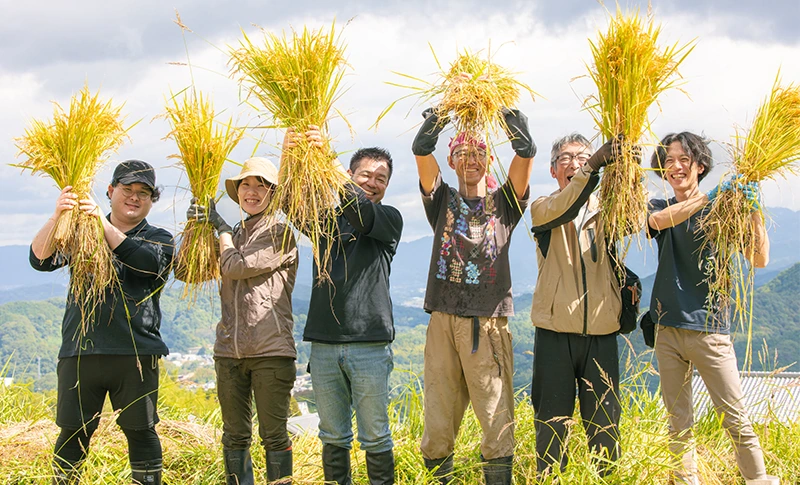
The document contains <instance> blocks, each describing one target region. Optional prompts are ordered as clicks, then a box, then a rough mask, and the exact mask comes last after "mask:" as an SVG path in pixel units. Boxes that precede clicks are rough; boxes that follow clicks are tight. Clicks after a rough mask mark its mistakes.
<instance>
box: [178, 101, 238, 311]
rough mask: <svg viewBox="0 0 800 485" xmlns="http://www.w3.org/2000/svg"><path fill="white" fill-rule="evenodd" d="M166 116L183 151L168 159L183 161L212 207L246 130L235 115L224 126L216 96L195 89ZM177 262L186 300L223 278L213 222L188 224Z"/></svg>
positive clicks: (199, 196) (204, 201) (191, 181)
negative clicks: (216, 107) (238, 125)
mask: <svg viewBox="0 0 800 485" xmlns="http://www.w3.org/2000/svg"><path fill="white" fill-rule="evenodd" d="M165 117H166V118H167V120H168V121H169V123H170V126H171V128H172V131H170V133H169V134H168V135H167V138H172V139H173V140H174V141H175V144H176V145H177V146H178V152H179V153H178V154H175V155H170V156H169V158H175V159H177V160H179V163H180V165H181V166H182V168H183V169H184V171H185V172H186V177H187V179H188V180H189V187H190V189H191V191H192V195H193V196H194V197H195V198H197V200H198V203H199V204H201V205H204V206H206V207H208V206H209V205H210V204H211V202H212V201H214V200H215V199H216V195H217V186H218V184H219V179H220V174H221V173H222V166H223V165H224V164H225V160H227V159H228V156H229V155H230V153H231V152H232V151H233V149H234V148H235V147H236V145H237V144H238V143H239V141H240V140H241V139H242V135H243V134H244V131H243V130H242V129H240V128H236V127H235V126H234V125H233V118H229V119H228V121H227V122H226V123H224V124H222V123H217V122H215V113H214V107H213V105H212V103H211V100H210V99H209V98H208V97H203V94H202V93H201V92H195V91H194V90H191V91H184V93H183V96H178V95H173V96H172V97H171V98H170V99H169V101H168V102H167V106H166V114H165ZM177 261H178V265H179V266H178V267H176V269H175V274H176V275H179V276H180V279H181V280H182V281H184V282H185V283H186V285H185V286H184V287H183V294H182V297H183V298H187V297H191V299H192V300H194V299H195V297H196V296H197V291H198V290H199V289H200V288H201V287H202V286H203V285H204V284H205V283H206V282H209V281H214V280H218V279H219V277H220V274H219V241H218V240H217V237H216V236H215V234H214V227H213V226H212V225H211V224H210V223H208V222H198V221H196V220H189V221H187V222H186V226H185V227H184V229H183V234H182V237H181V246H180V249H179V250H178V257H177Z"/></svg>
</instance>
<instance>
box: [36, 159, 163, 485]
mask: <svg viewBox="0 0 800 485" xmlns="http://www.w3.org/2000/svg"><path fill="white" fill-rule="evenodd" d="M107 195H108V198H109V200H110V201H111V213H110V214H108V215H107V216H106V217H103V214H102V212H101V210H100V208H99V207H98V206H97V204H96V203H95V202H94V200H92V199H91V198H87V199H82V200H78V197H77V195H76V194H75V193H74V192H72V187H69V186H68V187H64V190H62V191H61V195H59V197H58V200H57V201H56V209H55V213H54V214H53V216H52V217H50V219H48V220H47V222H46V223H45V224H44V226H43V227H42V228H41V229H40V230H39V232H38V233H37V234H36V236H35V237H34V239H33V242H32V243H31V250H30V263H31V266H33V268H34V269H36V270H38V271H54V270H56V269H58V268H61V267H63V266H65V265H68V264H69V259H70V256H69V254H61V253H60V252H56V251H55V250H54V248H53V246H52V240H51V235H52V233H53V228H54V226H55V221H56V220H57V219H58V216H59V215H60V214H61V213H62V212H63V211H65V210H81V211H83V212H85V213H87V214H90V215H92V216H95V217H97V218H98V219H99V220H100V221H101V222H102V224H103V230H104V234H105V239H106V242H107V243H108V246H109V247H110V248H111V250H112V252H113V253H114V266H115V268H116V271H117V277H118V279H119V283H120V284H119V285H118V286H114V287H109V288H108V289H107V290H106V295H105V298H104V300H103V302H102V303H100V304H99V305H98V307H97V308H95V311H94V312H91V315H92V316H91V317H90V318H91V320H92V321H91V322H87V324H88V325H86V326H85V327H86V328H87V330H86V332H85V334H82V333H81V331H80V328H81V302H76V301H74V299H73V298H72V296H71V295H70V296H68V298H67V304H66V309H65V311H64V319H63V321H62V324H61V335H62V343H61V350H60V351H59V354H58V359H59V361H58V370H57V373H58V400H57V404H56V424H57V425H58V426H59V427H60V428H61V434H60V435H59V436H58V439H57V440H56V444H55V457H54V460H53V472H54V479H53V483H54V484H56V485H61V484H74V483H78V481H79V480H80V467H81V464H82V463H83V461H84V459H85V458H86V452H87V450H88V448H89V439H90V438H91V436H92V433H93V432H94V431H95V430H96V429H97V425H98V421H99V416H100V413H101V412H102V410H103V404H104V401H105V397H106V394H109V396H110V399H111V404H112V406H113V408H114V410H116V411H119V416H118V417H117V423H118V424H119V426H120V427H121V428H122V431H123V432H124V433H125V436H126V438H127V439H128V451H129V459H130V463H131V470H132V474H131V475H132V479H133V482H134V483H138V484H147V485H153V484H156V485H157V484H160V483H161V457H162V454H161V442H160V440H159V438H158V435H157V434H156V430H155V425H156V423H157V422H158V414H157V413H156V403H157V401H158V360H159V358H160V357H161V356H164V355H167V354H168V353H169V350H168V349H167V346H166V345H165V344H164V341H163V340H162V339H161V334H160V332H159V328H160V326H161V308H160V306H159V297H160V295H161V289H162V288H163V287H164V284H165V283H166V281H167V277H168V275H169V272H170V268H171V266H172V257H173V242H172V235H171V234H170V233H169V232H167V231H165V230H164V229H160V228H156V227H153V226H151V225H150V224H148V223H147V220H146V219H145V217H146V216H147V214H148V213H149V212H150V209H151V208H152V207H153V203H154V202H156V201H157V200H158V198H159V196H160V189H159V188H158V187H157V186H156V174H155V171H154V170H153V167H152V166H150V165H149V164H148V163H146V162H143V161H140V160H128V161H125V162H122V163H120V164H119V165H118V166H117V168H116V169H115V170H114V176H113V178H112V180H111V184H110V185H109V186H108V190H107Z"/></svg>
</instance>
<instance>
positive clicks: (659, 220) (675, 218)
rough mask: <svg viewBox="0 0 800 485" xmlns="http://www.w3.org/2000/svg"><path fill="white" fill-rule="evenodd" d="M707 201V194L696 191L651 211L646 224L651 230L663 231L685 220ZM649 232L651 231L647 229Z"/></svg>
mask: <svg viewBox="0 0 800 485" xmlns="http://www.w3.org/2000/svg"><path fill="white" fill-rule="evenodd" d="M708 202H709V199H708V196H707V195H706V194H703V193H698V194H697V195H696V196H694V197H691V198H689V199H686V200H684V201H682V202H677V203H675V204H672V205H669V206H667V207H665V208H664V209H661V210H659V211H655V212H652V213H651V214H650V216H649V217H648V218H647V225H648V227H649V228H650V229H651V230H652V231H663V230H664V229H669V228H670V227H675V226H677V225H678V224H681V223H682V222H684V221H686V220H687V219H689V218H690V217H692V215H694V213H696V212H697V211H699V210H701V209H702V208H703V207H705V206H706V205H707V204H708ZM648 234H651V231H648Z"/></svg>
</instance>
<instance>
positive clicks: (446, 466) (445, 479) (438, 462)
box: [423, 454, 453, 485]
mask: <svg viewBox="0 0 800 485" xmlns="http://www.w3.org/2000/svg"><path fill="white" fill-rule="evenodd" d="M423 460H424V461H425V468H427V469H428V470H430V471H432V472H433V477H434V478H437V479H438V480H439V483H440V484H441V485H447V484H448V483H450V482H451V481H452V480H453V455H452V454H450V455H448V456H446V457H444V458H437V459H435V460H429V459H427V458H423Z"/></svg>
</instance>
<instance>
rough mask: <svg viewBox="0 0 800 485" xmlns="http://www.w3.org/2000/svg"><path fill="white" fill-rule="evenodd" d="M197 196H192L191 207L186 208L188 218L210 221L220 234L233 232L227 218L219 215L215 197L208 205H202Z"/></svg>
mask: <svg viewBox="0 0 800 485" xmlns="http://www.w3.org/2000/svg"><path fill="white" fill-rule="evenodd" d="M197 202H198V201H197V198H196V197H192V203H191V204H190V205H189V208H188V209H187V210H186V219H194V220H196V221H198V222H208V223H209V224H211V225H212V226H214V229H216V230H217V234H219V235H220V236H221V235H222V234H224V233H226V232H227V233H228V234H233V229H232V228H231V226H230V225H228V223H227V222H225V219H223V218H222V216H221V215H219V212H217V204H216V203H215V202H214V199H211V202H209V205H208V207H206V206H204V205H200V204H198V203H197Z"/></svg>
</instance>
